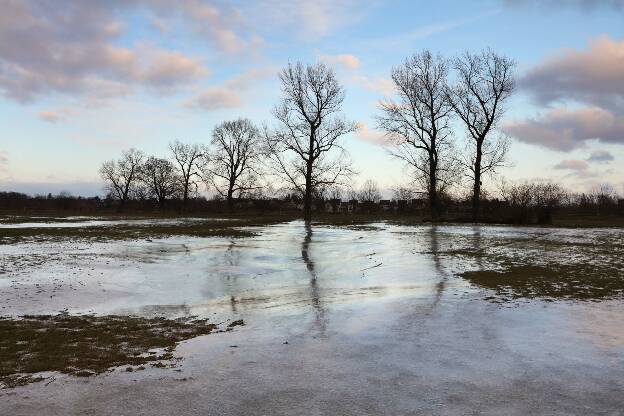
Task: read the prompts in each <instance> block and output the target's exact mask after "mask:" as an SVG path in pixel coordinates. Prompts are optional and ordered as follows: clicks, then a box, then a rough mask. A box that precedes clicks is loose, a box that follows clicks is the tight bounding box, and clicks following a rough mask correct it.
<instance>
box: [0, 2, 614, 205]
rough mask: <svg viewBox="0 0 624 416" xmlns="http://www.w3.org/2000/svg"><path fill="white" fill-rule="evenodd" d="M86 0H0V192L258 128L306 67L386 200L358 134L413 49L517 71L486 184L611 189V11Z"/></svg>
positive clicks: (382, 170)
mask: <svg viewBox="0 0 624 416" xmlns="http://www.w3.org/2000/svg"><path fill="white" fill-rule="evenodd" d="M104 3H105V2H91V1H73V2H72V1H68V0H58V1H44V0H42V1H35V0H23V1H13V0H4V1H2V2H0V7H2V13H1V16H2V17H0V124H1V125H2V130H1V131H0V137H1V138H0V190H17V191H24V192H29V193H34V192H41V193H47V192H53V193H56V192H59V191H61V190H69V191H71V192H73V193H76V194H97V193H101V192H102V191H101V184H100V183H99V177H98V173H97V172H98V168H99V166H100V164H101V162H102V161H104V160H107V159H111V158H115V157H117V156H118V155H119V154H120V152H121V150H122V149H126V148H129V147H136V148H139V149H141V150H143V151H144V152H146V153H148V154H154V155H158V156H167V144H168V142H170V141H172V140H174V139H179V140H181V141H185V142H200V143H208V141H209V140H210V134H211V131H212V129H213V127H214V126H215V125H216V124H218V123H219V122H221V121H224V120H228V119H233V118H237V117H241V116H242V117H249V118H251V119H252V120H253V121H255V122H257V123H258V124H261V123H267V124H269V125H270V124H271V123H273V120H272V116H271V109H272V107H273V106H274V105H275V104H276V103H277V101H278V99H279V84H278V80H277V73H278V71H279V70H280V68H282V67H283V66H284V65H286V64H287V63H288V62H289V61H291V62H294V61H303V62H315V61H318V60H322V61H325V62H327V63H328V64H330V65H332V67H333V68H334V69H335V71H336V73H337V75H338V77H339V79H340V80H341V82H342V83H343V84H344V86H345V88H346V93H347V95H346V100H345V105H344V113H345V116H346V117H348V118H350V119H352V120H356V121H359V122H360V123H362V126H363V128H362V129H361V130H360V132H359V133H356V134H353V135H351V136H349V137H347V138H346V139H345V147H346V148H347V150H348V151H349V152H350V154H351V157H352V159H353V161H354V163H355V167H356V169H357V170H358V171H359V176H358V177H357V178H355V182H356V183H358V182H362V181H363V180H365V179H368V178H372V179H375V180H376V181H377V182H378V183H379V184H380V185H381V187H382V188H385V189H387V188H390V187H392V186H395V185H398V184H403V183H406V182H407V179H408V178H407V175H406V173H405V169H404V167H403V166H402V165H401V164H400V163H399V162H398V161H396V160H393V159H392V158H391V157H390V156H389V155H388V153H387V151H386V148H385V147H384V146H383V144H382V141H383V140H382V138H381V134H380V133H379V132H377V131H376V130H375V122H374V116H375V114H377V113H378V109H377V103H378V102H379V100H380V99H382V98H383V97H384V96H391V95H392V85H391V83H390V81H389V78H390V71H391V68H392V67H393V66H395V65H398V64H400V63H401V61H402V60H403V59H404V58H405V57H406V56H408V55H410V54H412V53H414V52H418V51H421V50H422V49H429V50H431V51H432V52H436V53H441V54H442V55H444V56H447V57H452V56H453V55H455V54H457V53H461V52H463V51H466V50H470V51H478V50H481V49H484V48H488V47H490V48H492V49H493V50H495V51H496V52H499V53H501V54H505V55H507V56H509V57H511V58H513V59H515V60H516V61H517V63H518V67H517V75H518V88H517V90H516V93H515V95H514V96H513V98H512V99H511V101H510V102H509V103H508V104H507V111H506V114H505V118H504V120H503V122H502V123H501V131H502V132H504V133H506V134H510V135H511V136H512V140H513V143H512V147H511V151H510V161H511V162H512V164H513V166H512V167H509V168H506V169H503V170H502V171H501V172H500V173H501V174H502V176H504V177H505V178H507V179H508V180H521V179H551V180H554V181H557V182H561V183H563V184H564V185H566V186H567V187H569V188H572V189H575V190H585V189H589V188H592V187H595V186H597V185H599V184H602V183H610V184H612V185H613V186H615V187H616V189H617V190H618V191H619V192H620V193H624V167H622V166H624V164H623V163H622V161H623V160H624V2H622V1H620V0H604V1H591V0H576V1H575V0H569V1H564V0H550V1H549V0H546V1H531V0H517V1H513V0H489V1H471V2H465V1H436V2H426V1H387V2H382V1H375V0H372V1H366V0H362V1H355V0H342V1H341V0H335V1H329V0H321V1H316V2H300V1H289V2H282V1H277V0H262V1H257V2H252V1H234V2H225V1H223V2H222V1H201V0H182V1H180V2H177V3H176V6H175V7H174V6H172V5H170V4H169V3H170V2H167V1H164V0H131V1H121V0H112V1H110V2H106V4H104ZM551 90H552V91H551ZM546 92H548V94H546ZM455 131H456V139H457V141H458V142H461V141H462V140H463V138H464V133H463V130H462V128H461V125H459V124H457V128H456V129H455ZM488 186H489V187H490V188H491V189H492V190H494V188H495V186H494V184H493V183H492V181H490V183H489V184H488Z"/></svg>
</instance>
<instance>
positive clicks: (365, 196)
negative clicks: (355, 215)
mask: <svg viewBox="0 0 624 416" xmlns="http://www.w3.org/2000/svg"><path fill="white" fill-rule="evenodd" d="M357 199H358V200H359V201H360V202H368V203H376V202H379V201H380V200H381V192H380V191H379V186H377V182H375V181H374V180H372V179H367V180H366V181H364V183H363V184H362V186H361V187H360V190H359V192H358V194H357Z"/></svg>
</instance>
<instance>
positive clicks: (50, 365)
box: [0, 314, 243, 388]
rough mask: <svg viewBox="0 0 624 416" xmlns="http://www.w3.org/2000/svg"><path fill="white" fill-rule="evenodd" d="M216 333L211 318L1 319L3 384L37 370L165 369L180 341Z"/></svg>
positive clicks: (85, 372) (88, 373)
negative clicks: (210, 321) (149, 367)
mask: <svg viewBox="0 0 624 416" xmlns="http://www.w3.org/2000/svg"><path fill="white" fill-rule="evenodd" d="M236 325H243V322H242V321H236ZM226 330H232V326H230V327H228V328H226ZM214 331H220V330H218V328H217V326H216V325H215V324H212V323H208V322H207V321H206V320H190V321H189V320H181V319H178V320H171V319H165V318H151V319H147V318H139V317H128V316H99V317H96V316H90V315H87V316H70V315H67V314H61V315H37V316H24V317H22V318H20V319H11V318H0V334H2V336H1V337H0V384H2V385H3V386H4V387H5V388H8V387H14V386H17V385H23V384H26V383H29V382H33V381H39V380H42V378H41V377H38V376H37V373H41V372H48V371H58V372H61V373H66V374H72V375H75V376H91V375H94V374H99V373H102V372H104V371H106V370H108V369H110V368H112V367H118V366H128V365H130V366H143V365H145V364H148V363H149V364H152V365H153V366H157V367H164V366H165V364H163V363H162V361H163V360H165V361H166V360H172V359H173V358H174V357H173V354H172V352H173V350H174V349H175V347H176V345H177V343H178V342H180V341H184V340H187V339H190V338H194V337H197V336H200V335H206V334H210V333H211V332H214ZM155 350H157V351H155ZM131 369H132V368H131Z"/></svg>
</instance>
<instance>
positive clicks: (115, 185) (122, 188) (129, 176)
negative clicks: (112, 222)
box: [100, 149, 145, 211]
mask: <svg viewBox="0 0 624 416" xmlns="http://www.w3.org/2000/svg"><path fill="white" fill-rule="evenodd" d="M144 157H145V155H144V154H143V152H141V151H140V150H136V149H129V150H124V151H123V153H122V155H121V158H119V159H117V160H109V161H106V162H104V163H102V166H101V167H100V176H101V177H102V179H103V180H104V182H105V187H106V189H107V191H108V193H109V194H110V195H111V196H113V197H114V198H117V199H118V200H119V201H120V202H119V210H120V211H121V210H123V209H124V208H125V206H126V203H127V201H128V199H129V197H130V195H131V193H132V192H133V191H134V190H135V189H136V187H137V184H138V183H139V175H140V169H141V164H142V163H143V159H144Z"/></svg>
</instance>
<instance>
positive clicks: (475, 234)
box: [472, 225, 483, 270]
mask: <svg viewBox="0 0 624 416" xmlns="http://www.w3.org/2000/svg"><path fill="white" fill-rule="evenodd" d="M472 249H473V250H474V254H475V258H476V263H477V266H479V270H483V253H482V252H481V250H482V249H483V245H482V237H481V227H480V226H478V225H475V226H473V227H472Z"/></svg>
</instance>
